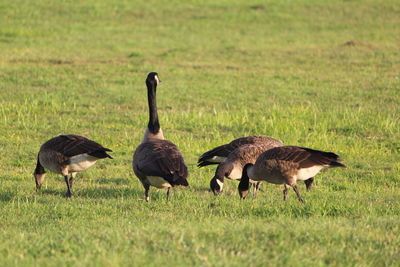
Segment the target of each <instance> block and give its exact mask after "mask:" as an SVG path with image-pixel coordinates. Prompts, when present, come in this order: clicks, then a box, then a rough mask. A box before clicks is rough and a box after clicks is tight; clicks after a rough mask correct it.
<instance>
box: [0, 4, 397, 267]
mask: <svg viewBox="0 0 400 267" xmlns="http://www.w3.org/2000/svg"><path fill="white" fill-rule="evenodd" d="M134 2H136V3H133V1H118V2H115V3H114V2H113V1H106V0H103V1H97V0H96V1H95V0H90V1H72V0H71V1H43V0H39V1H22V0H19V1H9V0H6V1H2V2H1V3H0V55H1V57H0V133H1V134H0V147H1V149H0V159H1V160H0V169H1V170H2V173H1V174H0V240H1V242H0V257H1V261H0V265H2V266H10V265H12V266H21V265H44V266H54V265H59V266H66V265H84V266H106V265H112V266H115V265H121V266H122V265H125V266H126V265H137V266H138V265H150V266H159V265H160V264H163V265H167V266H176V265H178V266H188V265H193V264H194V265H202V266H228V265H229V266H243V265H244V266H246V265H252V266H266V265H267V266H268V265H269V266H271V265H281V266H283V265H285V266H286V265H295V266H305V265H310V264H312V265H330V264H331V265H339V266H340V265H341V266H349V265H357V266H396V265H397V266H398V265H399V262H400V249H399V248H400V238H399V232H400V224H399V221H400V216H399V215H400V190H399V189H400V153H399V152H400V141H399V140H400V117H399V110H400V76H399V73H400V52H399V51H400V50H399V46H398V45H399V41H400V27H399V25H400V16H399V13H400V3H399V2H398V1H396V0H392V1H391V0H385V1H383V0H382V1H372V0H371V1H367V0H360V1H337V0H335V1H322V0H320V1H317V0H312V1H310V0H296V1H272V0H271V1H239V0H236V1H217V2H216V1H202V2H200V3H199V2H197V1H168V2H161V1H140V2H139V1H134ZM349 41H353V43H348V42H349ZM150 71H157V72H159V74H160V77H161V79H162V80H163V83H161V85H160V87H159V89H158V106H159V112H160V120H161V126H162V128H163V130H164V133H165V135H166V137H167V138H168V139H169V140H171V141H173V142H174V143H175V144H177V145H178V146H179V148H180V149H181V151H182V153H183V154H184V157H185V160H186V163H187V164H188V166H189V172H190V177H189V181H190V184H191V186H190V188H179V189H177V190H174V192H173V195H172V199H171V201H170V202H169V203H166V202H165V191H163V190H157V189H152V190H151V202H149V203H145V202H144V201H143V188H142V186H141V185H140V183H139V181H138V179H137V178H136V177H134V175H133V172H132V170H131V160H132V154H133V151H134V149H135V148H136V146H137V145H138V144H139V143H140V141H141V138H142V136H143V132H144V129H145V127H146V124H147V100H146V89H145V83H144V79H145V77H146V75H147V73H148V72H150ZM60 133H74V134H79V135H83V136H86V137H89V138H91V139H93V140H96V141H98V142H99V143H101V144H103V145H104V146H106V147H110V148H111V149H113V150H114V152H113V153H112V155H113V156H114V160H102V161H100V162H98V163H97V164H96V165H95V166H94V167H93V168H91V169H89V170H87V171H85V172H83V173H81V174H79V175H78V178H77V181H76V183H75V184H74V188H73V193H74V197H73V198H72V199H65V198H64V197H63V195H64V193H65V185H64V182H63V179H62V178H61V177H59V176H57V175H55V174H48V176H47V177H46V183H45V185H44V188H43V190H42V192H40V193H35V192H34V181H33V176H32V172H33V169H34V167H35V164H36V155H37V152H38V149H39V147H40V145H41V144H42V143H43V142H45V141H46V140H48V139H49V138H51V137H53V136H56V135H58V134H60ZM254 134H257V135H267V136H271V137H275V138H277V139H280V140H282V141H283V142H284V143H286V144H292V145H301V146H306V147H311V148H316V149H321V150H326V151H333V152H335V153H338V154H339V155H340V156H341V157H342V158H343V160H344V162H345V164H346V165H348V168H347V169H344V170H343V169H340V170H338V169H332V170H328V171H326V172H323V173H321V174H319V175H318V176H317V178H316V186H315V187H314V188H313V190H312V191H311V192H309V193H306V192H305V188H304V186H303V185H301V191H302V194H303V197H304V199H305V201H306V204H304V205H302V204H300V203H299V202H298V201H297V199H296V197H295V194H294V192H292V191H291V192H290V193H289V199H288V201H287V202H286V203H284V202H283V201H282V187H281V186H274V185H270V184H268V185H263V187H262V188H263V192H261V193H260V194H259V195H258V197H257V198H256V199H253V198H249V199H247V200H246V201H240V200H239V197H238V194H237V192H236V186H237V183H235V182H231V181H227V182H226V185H225V188H224V189H225V191H224V194H223V195H221V196H219V197H214V196H212V195H211V193H210V192H208V184H209V180H210V178H211V177H212V175H213V172H214V167H210V168H203V169H197V168H196V160H197V157H198V156H199V155H200V154H201V153H203V152H204V151H206V150H208V149H210V148H212V147H214V146H217V145H220V144H223V143H227V142H229V141H230V140H232V139H233V138H237V137H241V136H246V135H254Z"/></svg>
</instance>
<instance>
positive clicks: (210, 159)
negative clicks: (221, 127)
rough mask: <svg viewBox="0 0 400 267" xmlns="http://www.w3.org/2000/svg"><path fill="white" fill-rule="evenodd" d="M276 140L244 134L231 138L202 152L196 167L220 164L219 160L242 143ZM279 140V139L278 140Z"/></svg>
mask: <svg viewBox="0 0 400 267" xmlns="http://www.w3.org/2000/svg"><path fill="white" fill-rule="evenodd" d="M274 141H278V140H275V139H273V138H271V137H266V136H246V137H240V138H238V139H235V140H233V141H232V142H230V143H228V144H225V145H222V146H217V147H215V148H213V149H211V150H209V151H207V152H205V153H204V154H202V155H201V156H200V157H199V159H198V161H197V167H199V168H201V167H204V166H207V165H213V164H220V163H221V162H224V161H225V160H226V158H227V157H228V155H229V153H231V152H232V151H233V150H235V149H236V148H238V147H240V146H243V145H250V144H260V143H261V144H262V143H269V142H274ZM278 142H280V141H278Z"/></svg>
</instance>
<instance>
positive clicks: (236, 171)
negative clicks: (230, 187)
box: [227, 165, 243, 180]
mask: <svg viewBox="0 0 400 267" xmlns="http://www.w3.org/2000/svg"><path fill="white" fill-rule="evenodd" d="M242 172H243V168H242V167H241V166H238V165H235V166H234V167H233V169H232V171H231V172H230V174H229V175H228V177H227V178H229V179H232V180H238V179H241V178H242Z"/></svg>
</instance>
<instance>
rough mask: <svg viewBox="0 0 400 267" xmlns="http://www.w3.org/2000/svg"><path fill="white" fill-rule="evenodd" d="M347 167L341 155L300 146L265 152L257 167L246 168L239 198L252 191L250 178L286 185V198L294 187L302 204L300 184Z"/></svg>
mask: <svg viewBox="0 0 400 267" xmlns="http://www.w3.org/2000/svg"><path fill="white" fill-rule="evenodd" d="M329 167H343V168H345V167H346V166H345V165H343V164H342V163H340V158H339V156H338V155H336V154H335V153H332V152H323V151H319V150H314V149H310V148H304V147H297V146H281V147H275V148H272V149H270V150H267V151H265V152H264V153H262V154H261V155H260V156H259V157H258V159H257V161H256V162H255V163H254V164H247V165H246V166H245V167H244V168H243V176H242V179H241V180H240V183H239V187H238V190H239V195H240V197H241V198H242V199H244V198H246V195H247V193H248V190H249V179H251V180H254V181H267V182H269V183H273V184H284V186H285V188H284V190H283V199H284V200H286V196H287V193H288V190H289V186H291V187H292V188H293V190H294V191H295V192H296V195H297V197H298V199H299V201H301V202H304V200H303V198H302V197H301V196H300V192H299V189H298V188H297V181H298V180H301V181H304V180H307V179H308V178H310V177H314V176H315V175H317V174H318V173H319V172H320V171H321V170H322V169H325V168H329Z"/></svg>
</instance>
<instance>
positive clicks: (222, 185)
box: [217, 179, 224, 191]
mask: <svg viewBox="0 0 400 267" xmlns="http://www.w3.org/2000/svg"><path fill="white" fill-rule="evenodd" d="M217 184H218V185H219V190H220V191H222V188H223V187H224V183H223V182H221V181H220V180H219V179H217Z"/></svg>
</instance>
